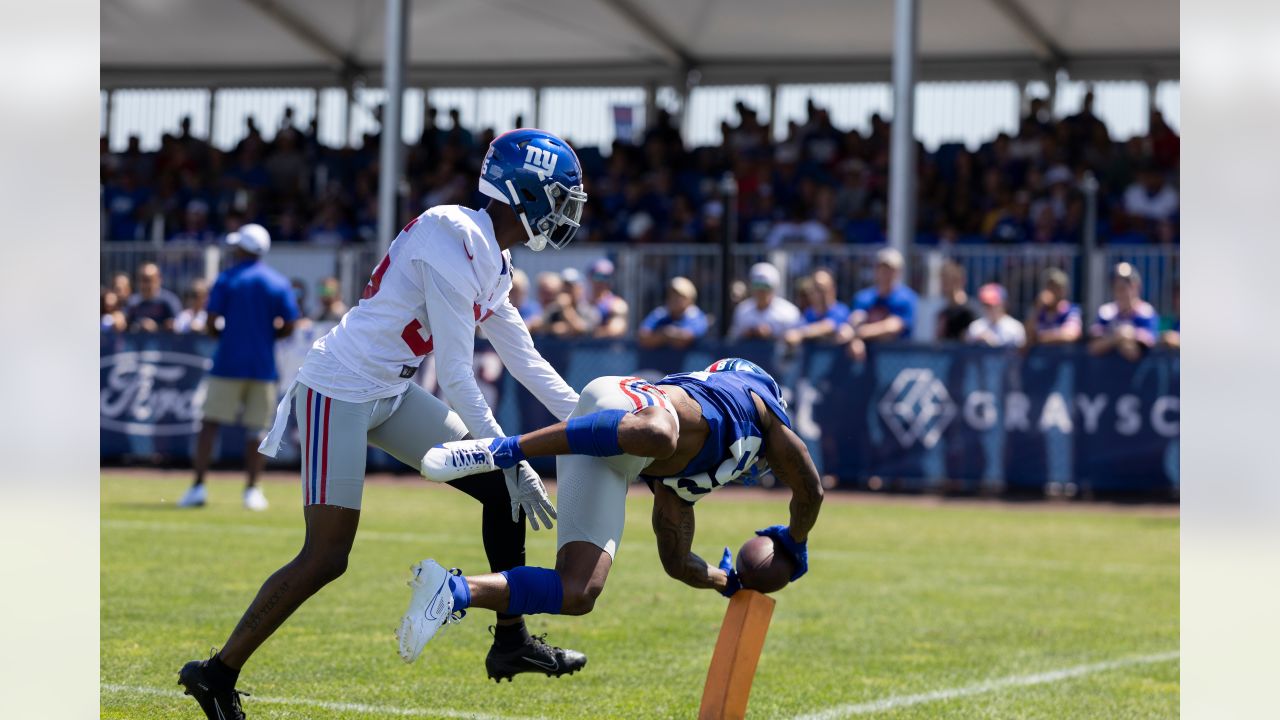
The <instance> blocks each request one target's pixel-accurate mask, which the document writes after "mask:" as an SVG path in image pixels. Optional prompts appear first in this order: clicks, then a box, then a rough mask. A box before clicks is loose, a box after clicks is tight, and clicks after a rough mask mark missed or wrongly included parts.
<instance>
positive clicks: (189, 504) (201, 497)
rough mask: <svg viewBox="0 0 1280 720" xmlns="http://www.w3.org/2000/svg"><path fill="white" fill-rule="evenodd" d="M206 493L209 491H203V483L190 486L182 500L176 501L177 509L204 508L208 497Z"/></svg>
mask: <svg viewBox="0 0 1280 720" xmlns="http://www.w3.org/2000/svg"><path fill="white" fill-rule="evenodd" d="M208 493H209V491H208V490H206V489H205V486H204V483H200V484H199V485H192V486H191V487H189V488H187V494H186V495H183V496H182V499H181V500H179V501H178V507H180V508H196V507H204V503H205V501H206V500H207V499H208V497H209V494H208Z"/></svg>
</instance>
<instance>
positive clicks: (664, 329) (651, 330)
mask: <svg viewBox="0 0 1280 720" xmlns="http://www.w3.org/2000/svg"><path fill="white" fill-rule="evenodd" d="M697 302H698V289H697V288H696V287H695V286H694V284H693V281H691V280H689V278H685V277H675V278H672V279H671V282H670V283H668V284H667V302H666V304H665V305H662V306H659V307H656V308H654V309H653V312H651V313H649V315H648V316H647V317H645V319H644V322H642V323H640V330H639V332H638V333H637V336H636V339H637V341H638V342H639V344H640V347H642V348H660V347H669V348H674V349H677V350H683V349H685V348H687V347H689V346H690V345H692V344H694V343H695V342H697V341H698V338H700V337H702V336H703V335H706V334H707V325H708V323H707V316H706V314H705V313H703V312H702V310H701V309H700V308H699V307H698V305H697Z"/></svg>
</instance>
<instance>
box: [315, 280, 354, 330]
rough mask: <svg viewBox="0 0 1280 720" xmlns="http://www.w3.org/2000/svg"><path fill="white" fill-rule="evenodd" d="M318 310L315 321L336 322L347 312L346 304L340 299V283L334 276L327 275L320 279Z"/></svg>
mask: <svg viewBox="0 0 1280 720" xmlns="http://www.w3.org/2000/svg"><path fill="white" fill-rule="evenodd" d="M319 295H320V310H319V312H317V313H316V321H317V322H338V321H339V320H341V319H342V316H343V315H346V314H347V304H346V303H345V302H343V301H342V285H341V283H339V282H338V278H336V277H327V278H325V279H323V280H321V281H320V293H319Z"/></svg>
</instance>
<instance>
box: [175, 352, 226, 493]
mask: <svg viewBox="0 0 1280 720" xmlns="http://www.w3.org/2000/svg"><path fill="white" fill-rule="evenodd" d="M239 407H240V401H239V398H238V397H237V392H236V381H234V380H232V379H230V378H222V377H216V376H212V375H210V376H208V377H206V378H205V394H204V404H203V406H202V407H201V420H200V430H199V432H197V433H196V448H195V455H194V456H193V457H192V458H191V469H192V470H193V472H194V474H195V477H194V479H193V481H192V483H191V487H190V488H189V489H188V490H187V492H186V494H185V495H183V496H182V499H181V500H179V501H178V507H202V506H203V505H204V504H205V500H206V498H207V495H208V490H207V489H206V488H205V485H204V480H205V473H207V472H208V471H209V461H210V460H211V459H212V458H213V445H214V443H215V442H217V440H218V432H219V431H220V430H221V429H222V425H223V424H224V423H230V424H234V423H235V421H236V415H237V412H238V410H239Z"/></svg>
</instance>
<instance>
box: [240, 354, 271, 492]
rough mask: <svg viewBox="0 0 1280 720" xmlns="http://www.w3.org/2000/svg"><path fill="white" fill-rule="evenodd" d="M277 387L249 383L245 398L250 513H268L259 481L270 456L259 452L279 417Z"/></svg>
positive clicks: (250, 381) (245, 467)
mask: <svg viewBox="0 0 1280 720" xmlns="http://www.w3.org/2000/svg"><path fill="white" fill-rule="evenodd" d="M276 399H277V398H276V384H275V383H273V382H265V381H257V380H246V381H245V395H244V416H243V418H244V419H243V420H242V425H243V426H244V470H245V485H244V506H245V507H246V508H248V509H250V510H266V509H267V497H266V495H264V494H263V492H262V488H260V487H259V486H258V478H259V476H260V475H261V474H262V469H263V467H264V466H265V465H266V460H267V459H266V456H265V455H263V454H262V453H260V452H258V445H259V443H261V442H262V438H263V437H264V436H265V434H266V432H267V429H268V428H270V427H271V422H272V420H273V418H274V416H275V403H276Z"/></svg>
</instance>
